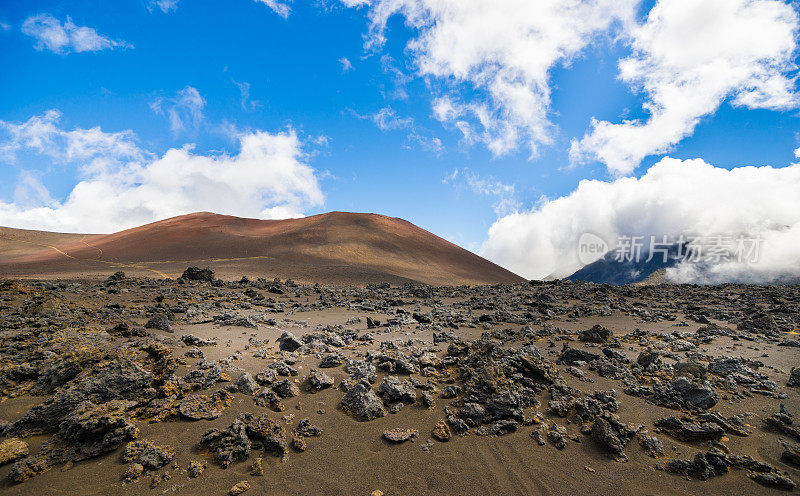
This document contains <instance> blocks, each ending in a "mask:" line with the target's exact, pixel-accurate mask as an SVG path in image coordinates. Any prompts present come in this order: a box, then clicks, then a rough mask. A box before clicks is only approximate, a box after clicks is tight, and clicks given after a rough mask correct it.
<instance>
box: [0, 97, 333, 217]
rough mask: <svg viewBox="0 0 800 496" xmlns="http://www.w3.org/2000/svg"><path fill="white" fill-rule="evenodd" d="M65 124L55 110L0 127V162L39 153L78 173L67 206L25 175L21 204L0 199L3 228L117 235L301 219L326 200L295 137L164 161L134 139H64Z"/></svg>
mask: <svg viewBox="0 0 800 496" xmlns="http://www.w3.org/2000/svg"><path fill="white" fill-rule="evenodd" d="M59 117H60V114H59V113H58V112H57V111H50V112H48V113H46V114H44V115H42V116H35V117H32V118H31V119H29V120H28V121H26V122H22V123H14V122H6V121H0V153H1V154H2V155H0V159H3V160H6V161H8V160H13V159H14V158H15V157H17V156H18V155H19V154H21V153H35V154H36V153H40V154H45V155H46V156H48V157H51V158H53V159H55V160H57V161H60V162H63V163H68V164H74V165H76V166H77V167H78V173H79V178H78V179H79V182H78V183H77V184H76V185H75V187H74V188H73V189H72V191H71V192H70V193H69V195H68V196H67V198H66V199H64V200H63V201H61V200H54V199H52V198H51V197H50V194H49V192H48V191H47V189H46V188H44V186H43V185H42V184H41V182H40V181H39V180H38V178H37V177H36V175H35V174H34V173H31V172H30V171H28V172H23V173H22V175H21V176H20V178H19V182H18V187H17V192H16V195H15V201H13V202H4V201H2V200H0V219H2V223H3V225H6V226H10V227H21V228H30V229H47V230H57V231H74V232H87V231H89V232H113V231H117V230H120V229H125V228H129V227H133V226H137V225H141V224H144V223H147V222H152V221H155V220H159V219H164V218H167V217H171V216H175V215H181V214H186V213H191V212H196V211H213V212H217V213H223V214H230V215H238V216H245V217H259V218H286V217H298V216H302V215H303V213H304V212H305V211H306V210H308V209H309V208H312V207H314V206H318V205H321V204H322V202H323V201H324V196H323V194H322V191H321V190H320V187H319V184H318V180H317V175H316V172H315V171H314V169H313V168H311V167H310V166H309V165H308V164H306V163H305V159H306V155H305V153H304V151H303V146H302V143H301V141H300V139H299V138H298V136H297V134H296V133H295V132H294V131H292V130H289V131H285V132H279V133H274V134H271V133H268V132H263V131H254V132H249V133H244V134H242V135H241V136H240V139H239V151H238V153H236V154H232V155H231V154H225V153H222V154H214V155H203V154H198V153H195V152H194V151H193V147H192V145H186V146H184V147H182V148H174V149H170V150H168V151H166V152H165V153H164V154H163V155H157V154H154V153H151V152H148V151H146V150H143V149H141V148H140V147H139V146H138V144H137V142H136V137H135V136H134V135H133V133H131V132H130V131H126V132H122V133H105V132H103V131H102V130H100V128H92V129H80V128H79V129H73V130H65V129H63V128H62V127H60V126H59V122H58V121H59ZM16 200H19V201H16Z"/></svg>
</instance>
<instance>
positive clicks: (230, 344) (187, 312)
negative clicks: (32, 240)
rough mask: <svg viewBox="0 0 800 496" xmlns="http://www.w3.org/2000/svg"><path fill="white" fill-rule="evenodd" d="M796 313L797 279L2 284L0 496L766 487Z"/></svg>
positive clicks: (790, 438)
mask: <svg viewBox="0 0 800 496" xmlns="http://www.w3.org/2000/svg"><path fill="white" fill-rule="evenodd" d="M799 308H800V288H798V287H797V286H780V287H755V286H736V285H729V286H720V287H698V286H676V285H658V286H639V287H610V286H603V285H596V284H589V283H571V282H553V283H537V284H529V283H520V284H504V285H487V286H473V287H467V286H461V287H434V286H428V285H423V284H405V285H400V286H398V285H392V286H390V285H388V284H382V285H370V286H367V287H364V286H363V285H360V286H326V285H303V284H297V283H294V282H291V281H285V280H271V279H270V280H267V279H241V280H240V279H239V278H236V279H235V280H220V279H217V277H216V276H213V275H212V274H211V273H210V272H207V271H203V270H190V271H187V273H186V274H184V277H183V278H181V279H179V280H160V279H151V278H133V277H130V276H124V275H122V274H117V275H115V276H112V277H109V278H108V279H71V280H63V281H36V280H6V281H5V282H0V327H1V329H0V367H2V375H1V377H2V383H1V384H0V397H2V402H1V403H0V419H2V426H1V428H2V432H3V436H2V437H0V442H2V444H0V462H2V467H0V477H2V478H3V481H4V482H3V485H2V488H0V492H3V493H7V494H19V495H23V494H24V495H28V494H37V495H56V494H77V493H80V494H82V495H106V494H123V493H124V494H137V495H152V494H209V495H211V494H219V495H225V494H229V492H230V494H236V493H238V491H241V490H245V489H247V488H248V487H249V488H250V489H249V492H247V494H276V495H282V494H331V495H333V494H364V495H368V494H381V493H382V494H386V495H399V494H403V495H415V494H454V495H456V494H458V495H475V494H521V495H528V494H564V495H568V494H603V495H607V494H676V495H677V494H745V493H747V494H780V493H783V492H785V491H787V490H791V489H792V488H793V487H794V481H797V480H798V478H800V469H799V468H798V462H799V461H800V458H799V457H800V453H798V447H797V445H798V443H800V432H798V428H797V424H796V422H795V423H793V422H792V418H793V417H794V418H797V416H798V415H800V409H798V405H800V401H798V400H799V399H800V394H799V393H800V391H798V385H800V368H797V367H798V366H800V351H799V350H798V346H800V341H798V333H797V330H798V324H800V313H798V309H799ZM231 491H232V492H231ZM375 491H379V492H375Z"/></svg>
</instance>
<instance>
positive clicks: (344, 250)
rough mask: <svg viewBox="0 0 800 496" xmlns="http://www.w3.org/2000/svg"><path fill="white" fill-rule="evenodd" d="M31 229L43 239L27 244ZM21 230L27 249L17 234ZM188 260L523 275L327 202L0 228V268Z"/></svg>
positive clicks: (396, 272)
mask: <svg viewBox="0 0 800 496" xmlns="http://www.w3.org/2000/svg"><path fill="white" fill-rule="evenodd" d="M23 234H24V235H25V236H23ZM37 236H39V237H41V239H43V240H46V242H45V241H43V242H41V243H38V244H33V243H35V241H36V240H37V239H38V238H37ZM59 236H60V237H59ZM22 237H25V238H26V239H27V243H28V244H27V249H24V248H23V247H21V245H20V244H19V239H18V238H22ZM31 240H34V242H31ZM14 243H17V244H16V245H14ZM188 264H196V265H204V266H206V265H207V266H210V267H212V268H214V269H215V270H216V271H217V272H218V273H219V274H220V275H225V276H228V277H239V276H241V275H248V276H251V277H253V276H259V277H282V278H286V277H291V278H293V279H296V280H299V281H306V282H321V283H334V284H335V283H353V284H357V283H364V282H392V283H400V282H407V281H419V282H425V283H429V284H487V283H501V282H505V283H508V282H520V281H522V280H523V279H522V278H521V277H519V276H517V275H515V274H513V273H511V272H509V271H507V270H505V269H503V268H502V267H499V266H497V265H495V264H493V263H491V262H489V261H488V260H485V259H483V258H481V257H479V256H477V255H475V254H474V253H471V252H469V251H467V250H464V249H463V248H460V247H458V246H456V245H454V244H452V243H450V242H448V241H446V240H444V239H442V238H440V237H438V236H435V235H433V234H431V233H430V232H428V231H425V230H424V229H421V228H419V227H417V226H415V225H413V224H411V223H410V222H407V221H404V220H402V219H397V218H393V217H386V216H383V215H377V214H357V213H345V212H331V213H327V214H321V215H314V216H311V217H306V218H302V219H286V220H259V219H243V218H239V217H232V216H226V215H217V214H211V213H205V212H203V213H196V214H189V215H183V216H180V217H174V218H171V219H166V220H163V221H160V222H154V223H152V224H147V225H144V226H141V227H137V228H134V229H128V230H126V231H121V232H118V233H114V234H106V235H86V236H76V235H57V234H54V233H37V232H36V231H21V230H13V229H4V230H3V232H0V274H1V275H5V276H27V277H31V276H42V277H43V276H59V277H63V276H68V275H91V274H100V273H107V272H110V271H113V270H120V269H121V270H125V271H126V272H131V273H142V274H144V273H149V275H162V276H170V277H175V276H176V275H179V274H180V272H181V271H182V270H183V268H185V266H186V265H188Z"/></svg>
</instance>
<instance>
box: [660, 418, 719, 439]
mask: <svg viewBox="0 0 800 496" xmlns="http://www.w3.org/2000/svg"><path fill="white" fill-rule="evenodd" d="M655 426H656V427H658V428H659V429H661V430H662V431H663V432H666V433H667V434H669V435H670V436H672V437H674V438H675V439H679V440H681V441H687V442H693V443H697V442H703V441H719V440H720V439H722V436H724V435H725V430H724V429H723V428H722V427H720V426H719V425H717V424H714V423H711V422H703V423H700V424H696V423H694V422H688V421H685V420H681V419H679V418H678V417H667V418H662V419H659V420H656V421H655Z"/></svg>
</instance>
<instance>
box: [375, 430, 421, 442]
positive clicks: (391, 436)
mask: <svg viewBox="0 0 800 496" xmlns="http://www.w3.org/2000/svg"><path fill="white" fill-rule="evenodd" d="M417 436H419V431H417V430H416V429H402V428H397V429H389V430H388V431H383V437H384V438H385V439H386V440H388V441H391V442H393V443H404V442H406V441H408V440H410V439H415V438H416V437H417Z"/></svg>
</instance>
